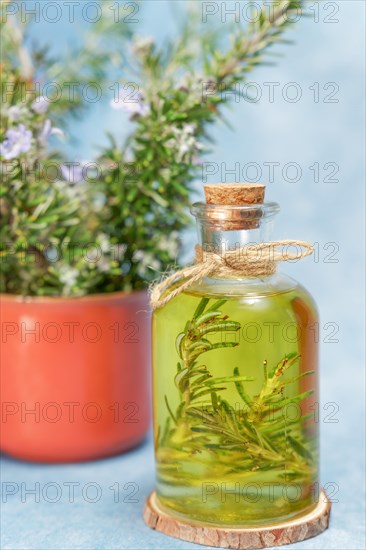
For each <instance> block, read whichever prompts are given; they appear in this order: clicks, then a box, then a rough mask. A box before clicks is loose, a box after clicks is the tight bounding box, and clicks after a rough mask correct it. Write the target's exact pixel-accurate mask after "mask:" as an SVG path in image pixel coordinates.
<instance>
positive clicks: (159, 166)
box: [0, 0, 303, 296]
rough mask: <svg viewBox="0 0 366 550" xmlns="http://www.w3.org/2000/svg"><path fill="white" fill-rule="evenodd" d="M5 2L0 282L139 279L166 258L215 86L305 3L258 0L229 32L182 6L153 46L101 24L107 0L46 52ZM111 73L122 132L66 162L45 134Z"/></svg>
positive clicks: (137, 283)
mask: <svg viewBox="0 0 366 550" xmlns="http://www.w3.org/2000/svg"><path fill="white" fill-rule="evenodd" d="M12 3H15V4H16V2H12V1H11V0H4V2H2V3H1V8H0V9H1V16H2V17H1V26H2V29H1V30H2V34H3V46H4V47H3V50H2V55H1V67H2V70H3V74H4V75H5V78H4V79H3V84H2V86H3V87H2V92H3V98H5V101H4V102H3V105H2V111H3V112H2V117H1V127H0V157H1V158H0V160H1V172H2V176H3V177H2V186H1V188H0V208H1V213H2V221H1V227H0V236H1V248H0V252H1V258H2V261H1V271H0V282H1V287H0V288H1V291H2V292H7V293H13V294H29V295H59V294H61V295H65V296H80V295H85V294H92V293H99V292H112V291H115V290H133V289H139V288H144V287H146V285H147V284H148V283H149V282H150V281H151V280H153V279H155V278H156V273H157V272H159V271H164V270H165V269H166V267H167V266H168V265H169V264H172V263H175V262H176V260H177V255H178V252H179V233H180V231H181V230H182V229H184V228H185V227H187V225H188V223H189V220H188V217H187V214H186V211H187V206H188V203H189V195H190V192H191V191H192V189H193V181H194V179H195V177H196V176H197V174H198V170H199V163H200V159H201V158H202V155H204V154H205V153H206V152H207V151H208V149H207V143H208V142H209V140H210V126H211V124H212V123H214V122H216V121H217V120H219V119H220V118H222V116H223V108H224V106H225V105H226V93H223V92H235V90H236V84H238V83H242V82H245V80H246V77H247V74H248V72H249V71H251V70H252V69H254V68H255V67H256V66H257V65H259V64H263V63H265V62H266V60H267V54H268V49H269V48H270V46H272V45H273V44H276V43H281V42H284V38H283V34H284V32H285V31H286V30H287V29H288V27H289V26H290V25H291V16H292V14H293V13H297V10H298V9H299V8H302V6H303V2H302V0H273V1H272V2H270V3H269V2H263V4H262V7H261V11H260V14H259V17H257V18H255V19H254V20H253V21H254V22H252V23H249V24H248V25H247V26H246V27H243V26H242V25H236V27H235V28H230V27H228V28H227V29H226V31H227V32H225V31H224V32H223V29H222V28H221V29H215V28H212V27H211V26H210V25H203V24H202V21H200V17H199V15H197V13H196V14H194V13H191V12H187V14H186V17H185V18H183V19H185V22H184V23H183V24H182V26H181V29H180V31H179V32H178V34H177V36H175V37H174V40H171V41H167V42H165V43H164V45H163V46H161V47H159V46H158V45H157V44H156V43H155V41H154V40H153V39H147V38H146V37H144V38H142V39H141V38H139V37H137V36H136V35H134V34H133V33H132V30H131V28H129V27H128V25H124V24H121V22H120V23H119V24H118V25H117V24H113V21H112V20H111V14H112V11H111V10H108V2H107V1H105V2H103V3H102V4H103V8H104V9H103V20H102V21H100V22H98V23H97V24H95V25H93V26H92V29H91V30H90V31H89V32H87V33H86V34H84V36H83V37H82V40H81V45H80V47H78V48H76V49H73V50H72V51H71V53H70V54H69V55H68V56H65V57H64V58H61V59H58V60H55V59H53V58H51V57H50V56H49V55H48V53H47V48H44V47H43V48H33V47H30V46H29V44H30V41H29V38H28V34H27V33H28V29H27V28H26V25H25V24H24V22H23V21H22V20H21V18H20V15H19V14H20V13H21V10H13V12H14V15H9V13H10V10H9V12H6V10H7V7H8V6H9V5H10V4H12ZM188 4H189V5H192V3H188ZM193 6H195V9H197V6H199V3H194V4H193ZM106 8H107V9H106ZM106 14H109V16H106ZM218 31H220V32H218ZM120 52H123V54H121V53H120ZM265 54H266V55H265ZM131 68H133V71H132V69H131ZM111 71H112V72H111ZM113 71H114V73H113ZM115 71H118V74H119V80H120V89H119V93H118V94H117V97H114V98H111V106H112V107H113V108H115V109H122V110H124V111H127V112H128V113H129V114H130V115H131V120H132V122H133V126H132V129H131V132H130V135H129V137H128V138H127V140H126V141H125V142H123V143H122V144H121V143H118V142H117V140H116V139H115V138H113V137H112V136H110V144H109V145H108V146H107V147H105V148H104V149H103V151H102V152H101V154H100V155H99V156H98V158H97V159H94V160H93V159H92V161H90V162H89V161H88V162H86V163H85V162H82V161H80V162H78V163H77V164H78V166H76V167H75V166H74V167H73V169H71V168H70V166H69V165H68V163H67V159H66V158H65V157H64V155H62V154H61V153H60V151H58V152H57V153H50V151H49V143H51V144H52V140H51V141H50V142H48V139H46V137H47V138H48V137H51V136H52V135H53V134H56V129H57V128H58V127H59V126H60V125H62V124H64V123H65V120H68V118H69V117H68V115H69V114H73V113H74V114H75V113H79V112H80V109H81V107H85V106H86V102H83V97H82V95H81V94H80V90H81V89H82V87H83V85H86V84H89V83H90V84H99V86H100V87H102V88H103V87H104V88H106V89H108V88H109V86H107V84H108V79H109V78H110V75H111V74H114V75H115V74H116V73H115ZM49 82H53V83H56V84H57V83H58V84H59V85H60V86H62V85H63V84H64V83H65V82H77V83H78V84H79V86H78V88H77V90H76V92H75V95H73V96H72V98H71V99H65V96H64V94H62V96H61V97H60V98H59V99H57V98H52V99H51V100H49V101H47V98H45V97H43V96H42V95H41V94H40V93H39V92H37V86H36V85H37V84H38V85H39V88H40V89H42V87H43V85H46V84H47V83H49ZM131 83H132V84H133V86H132V87H131ZM109 84H110V82H109ZM21 89H25V90H26V91H27V93H26V98H25V99H23V96H22V94H21V93H20V92H21ZM31 90H33V91H34V90H35V91H34V93H33V95H32V94H31ZM111 95H112V93H111ZM66 127H69V128H70V127H71V128H72V124H71V123H70V122H69V124H68V126H66ZM52 129H53V130H52ZM59 134H60V132H59ZM59 148H60V147H59ZM73 160H74V159H73ZM50 163H51V164H52V165H53V168H54V170H53V171H52V170H51V171H49V172H48V171H47V167H48V166H49V165H50ZM55 163H56V169H55ZM93 166H94V168H93Z"/></svg>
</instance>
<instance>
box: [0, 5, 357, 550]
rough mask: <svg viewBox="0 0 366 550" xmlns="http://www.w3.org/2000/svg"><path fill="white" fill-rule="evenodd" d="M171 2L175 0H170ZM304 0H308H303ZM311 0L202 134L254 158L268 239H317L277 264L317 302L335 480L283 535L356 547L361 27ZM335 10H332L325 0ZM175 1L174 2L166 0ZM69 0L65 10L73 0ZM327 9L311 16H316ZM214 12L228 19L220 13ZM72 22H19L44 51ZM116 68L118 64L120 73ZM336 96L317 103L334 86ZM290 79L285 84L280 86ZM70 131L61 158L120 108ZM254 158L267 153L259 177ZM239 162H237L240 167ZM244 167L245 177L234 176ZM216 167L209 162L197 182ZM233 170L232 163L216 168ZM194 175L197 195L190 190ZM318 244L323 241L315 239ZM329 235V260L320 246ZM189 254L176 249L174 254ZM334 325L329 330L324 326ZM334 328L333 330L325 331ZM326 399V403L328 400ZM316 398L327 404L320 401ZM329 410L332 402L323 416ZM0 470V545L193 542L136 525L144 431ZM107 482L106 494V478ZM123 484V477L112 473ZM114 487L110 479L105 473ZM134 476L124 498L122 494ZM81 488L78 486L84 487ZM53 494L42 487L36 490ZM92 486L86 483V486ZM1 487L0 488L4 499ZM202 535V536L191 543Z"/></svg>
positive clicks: (154, 8) (73, 31)
mask: <svg viewBox="0 0 366 550" xmlns="http://www.w3.org/2000/svg"><path fill="white" fill-rule="evenodd" d="M172 4H173V3H170V5H169V2H167V1H157V0H151V1H145V2H143V3H142V7H141V10H140V12H139V14H138V18H139V24H138V25H136V32H137V33H138V34H151V35H153V36H155V37H156V38H157V39H158V40H161V39H162V38H163V36H166V35H167V34H169V33H173V35H174V28H175V26H174V15H173V14H172V11H174V10H172ZM178 4H181V5H178ZM310 4H312V3H310ZM329 4H330V5H331V7H330V8H327V10H326V8H325V5H324V6H323V7H320V9H319V19H320V20H319V22H318V23H316V22H315V21H314V17H313V18H309V19H302V20H301V21H300V22H299V24H298V25H297V27H296V30H290V31H289V34H290V35H291V38H293V39H294V40H295V44H294V45H292V46H286V47H282V48H279V50H277V51H281V52H282V53H283V54H284V56H283V57H282V58H280V59H278V61H277V65H276V67H264V68H261V69H258V70H256V71H255V72H253V73H252V75H251V76H250V80H251V81H252V82H255V83H256V84H257V85H259V86H261V89H262V94H263V95H262V99H261V100H260V101H258V102H257V103H249V102H247V101H244V100H241V101H240V102H239V103H234V104H232V110H231V111H230V112H229V119H230V121H231V123H232V125H233V128H234V130H230V129H228V128H226V127H225V126H224V125H222V124H218V125H217V126H216V128H215V130H214V134H215V138H216V144H215V146H214V147H213V149H212V152H211V153H210V154H209V155H208V156H207V157H206V158H205V161H210V162H215V163H217V164H218V165H221V163H222V162H225V163H227V166H228V169H232V168H233V166H234V165H235V163H238V162H239V163H240V165H241V168H244V169H245V165H247V164H248V163H257V164H259V166H260V167H261V169H262V176H261V178H260V180H261V181H263V183H267V184H268V188H267V198H268V199H270V200H275V201H277V202H279V203H280V204H281V207H282V211H281V213H280V215H279V216H278V220H277V226H276V235H275V236H276V237H277V238H294V239H295V238H298V239H301V240H309V241H311V242H318V243H319V261H315V259H314V258H308V259H306V260H303V261H302V262H301V263H298V264H291V265H290V264H286V265H285V266H284V271H286V272H287V273H288V274H289V275H291V276H293V277H295V278H296V279H299V280H300V281H301V282H302V283H303V284H304V285H305V286H306V287H307V288H308V289H309V290H310V291H311V293H312V294H313V296H314V298H315V300H316V301H317V304H318V307H319V310H320V313H321V325H322V327H323V328H322V331H321V339H322V345H321V404H320V420H321V429H322V432H321V433H322V440H321V441H322V447H321V452H322V464H321V478H322V483H323V484H327V483H332V484H336V485H337V487H338V490H337V492H336V494H334V497H333V498H334V499H336V500H337V502H334V503H333V511H332V521H331V528H330V529H329V531H327V532H326V533H324V534H323V535H321V536H320V537H318V538H316V539H313V540H310V541H306V542H304V543H299V544H297V545H296V548H306V549H312V548H314V549H315V548H324V549H341V548H346V549H352V550H353V549H358V548H364V547H365V538H364V525H363V521H364V519H363V518H364V487H365V479H364V418H365V414H364V402H365V398H364V386H365V384H364V355H363V340H364V317H363V306H364V290H363V272H364V255H363V250H364V207H363V205H364V180H365V172H364V146H365V134H364V106H365V102H364V97H365V80H364V66H365V65H364V61H365V60H364V51H365V48H364V46H365V44H364V34H363V23H364V20H365V4H364V2H363V1H356V0H347V1H338V2H330V3H329V2H328V5H329ZM334 6H335V7H336V8H338V13H336V14H334V15H333V16H332V12H333V7H334ZM174 7H175V8H176V9H177V8H178V9H179V8H183V9H184V2H183V3H182V2H179V3H178V2H174ZM76 13H79V14H80V12H78V11H77V10H76ZM327 16H328V18H330V19H332V20H334V19H336V20H338V22H325V18H326V17H327ZM228 20H230V19H229V18H228ZM82 28H83V24H82V22H81V21H79V20H76V22H75V23H74V24H73V25H70V24H68V23H67V21H65V20H62V21H60V22H59V23H57V24H54V25H52V24H48V23H46V22H44V21H42V20H41V22H40V23H37V24H35V25H34V27H33V36H37V38H38V39H40V40H41V42H42V43H45V44H47V43H49V44H51V51H52V52H53V53H56V54H60V53H62V52H64V51H65V50H66V49H67V47H68V45H69V44H70V43H72V42H73V41H77V40H78V39H79V37H80V34H79V33H80V32H81V30H82ZM121 77H123V75H121ZM265 82H278V83H279V86H277V87H276V88H275V99H274V102H273V103H271V102H270V101H269V100H268V87H266V86H265V85H264V83H265ZM290 82H296V83H297V84H298V86H300V88H301V93H302V97H301V99H300V100H299V101H298V102H296V103H290V102H289V101H285V100H284V99H283V96H282V91H283V90H284V87H285V86H286V85H287V84H288V83H290ZM314 83H319V90H320V101H319V102H318V103H317V102H315V101H314V92H313V91H312V90H310V86H313V85H314ZM327 83H335V85H336V87H337V89H338V91H337V93H336V94H335V95H334V99H336V100H337V102H333V103H327V102H324V99H325V96H326V95H328V94H329V93H330V92H331V91H332V90H333V89H334V88H333V85H332V87H328V88H327V89H326V90H324V86H326V85H327ZM293 92H294V89H293V88H292V89H289V93H293ZM71 129H72V130H73V133H74V134H75V135H78V136H79V144H78V148H77V154H76V155H75V156H73V148H72V147H69V149H68V151H69V156H70V160H81V159H91V158H93V157H94V156H95V154H96V152H97V148H98V146H100V145H101V144H103V143H105V142H106V140H105V138H104V137H103V133H104V131H105V130H109V131H112V132H114V133H116V135H117V136H119V137H120V138H122V137H123V135H125V134H126V131H127V130H128V121H127V116H126V115H125V114H123V113H122V112H121V111H113V110H112V109H111V108H110V107H109V104H108V101H105V102H102V103H99V104H96V106H95V108H94V109H93V110H91V111H89V112H88V116H87V117H86V119H85V120H84V121H82V122H77V123H74V124H73V128H71ZM264 162H278V163H280V167H279V168H277V169H276V171H275V178H274V181H273V182H268V180H269V175H268V171H266V170H267V169H266V167H265V166H264V165H263V163H264ZM315 162H317V163H319V166H320V167H321V171H320V181H319V182H315V181H314V172H313V171H312V170H311V169H310V166H313V165H314V163H315ZM287 163H297V164H298V165H300V167H301V171H302V177H301V179H300V180H299V181H297V182H290V181H286V179H287V180H288V179H289V177H290V178H291V177H292V176H293V172H291V170H289V172H288V175H289V177H287V178H286V177H284V176H283V175H282V173H281V171H282V169H283V167H284V166H285V165H286V164H287ZM326 163H336V164H337V165H338V166H339V172H338V173H337V174H336V175H334V179H335V180H338V181H334V182H328V181H325V176H326V175H327V174H328V175H329V174H330V173H331V170H330V168H329V167H328V169H327V170H324V169H323V167H324V165H325V164H326ZM251 174H253V172H249V173H248V176H250V175H251ZM245 179H249V178H248V177H247V178H245ZM220 180H223V181H225V179H224V178H222V177H221V174H220V173H217V174H215V176H214V177H212V178H210V179H209V180H208V181H209V182H217V181H220ZM230 180H233V176H232V175H228V176H227V181H230ZM201 187H202V185H201V182H200V181H197V193H198V196H201V195H202V191H201ZM187 243H188V245H187V247H186V248H187V250H188V249H190V248H191V247H192V246H193V244H194V235H193V232H192V231H189V232H188V233H187ZM327 243H335V245H331V247H330V248H326V247H327V246H328V245H327ZM333 246H335V247H336V250H337V252H336V254H335V256H334V258H333V259H335V260H336V262H334V261H333V262H330V261H329V260H330V259H331V258H329V253H330V252H331V251H332V250H333ZM187 255H189V254H187ZM327 323H332V324H334V323H335V324H336V326H337V327H338V332H337V334H334V335H333V336H331V327H332V326H335V325H327V326H326V327H324V325H326V324H327ZM329 340H336V341H329ZM330 403H331V404H332V405H329V404H330ZM327 407H328V408H327ZM332 411H334V414H333V415H330V413H332ZM1 481H2V484H3V485H2V487H4V483H6V482H7V483H9V482H12V483H16V484H18V486H19V491H18V492H17V493H16V494H15V495H14V496H12V497H10V496H8V497H7V498H6V499H5V496H4V495H3V502H2V505H1V506H2V514H1V538H2V548H4V549H15V548H19V549H20V548H21V549H25V548H27V549H28V548H29V549H50V548H62V549H90V548H95V549H102V548H105V549H112V548H130V549H133V548H186V549H189V548H193V547H194V545H191V544H188V543H185V542H182V541H177V540H174V539H170V538H168V537H164V536H162V535H160V534H158V533H155V532H153V531H150V530H149V529H148V528H147V527H145V526H144V524H143V520H142V509H143V503H144V499H145V498H146V496H147V494H148V493H149V491H150V490H151V489H152V488H153V485H154V468H153V456H152V445H151V441H150V440H149V441H147V442H146V443H145V444H144V445H142V446H141V447H139V448H138V449H136V450H134V451H132V452H130V453H127V454H125V455H122V456H119V457H114V458H110V459H106V460H102V461H97V462H91V463H85V464H77V465H37V464H26V463H21V462H17V461H14V460H12V459H10V458H7V457H3V458H2V462H1ZM36 482H39V483H40V487H41V489H42V487H44V485H45V484H46V483H48V482H53V483H57V484H58V485H59V486H60V487H61V490H62V496H61V498H60V500H59V501H58V502H55V503H50V502H47V501H45V499H42V498H41V502H39V503H37V502H35V500H34V496H32V495H29V496H28V497H27V498H26V501H25V502H22V500H21V487H20V484H21V483H25V484H26V487H27V488H31V487H32V486H34V484H35V483H36ZM65 482H78V483H79V484H80V485H79V486H78V488H76V489H75V501H74V502H73V503H70V502H69V498H68V489H67V486H65V485H63V484H64V483H65ZM87 483H97V484H98V485H99V486H100V488H101V498H100V500H99V501H98V502H95V503H92V502H87V500H86V499H85V498H83V496H82V494H81V489H82V488H83V487H85V484H87ZM115 483H119V493H118V498H117V500H118V502H115V501H114V491H113V490H112V489H110V487H111V486H112V485H113V484H115ZM126 483H134V484H136V485H134V486H125V484H126ZM114 487H117V486H116V485H115V486H114ZM131 487H132V489H133V488H135V489H136V494H135V496H134V499H135V500H137V502H129V501H128V500H129V499H128V495H129V494H130V493H131V490H132V489H131ZM88 494H89V493H88ZM54 495H55V492H54V491H53V492H52V488H50V489H49V499H51V498H52V497H53V496H54ZM93 496H94V493H93V490H92V488H90V498H93ZM4 500H5V501H4ZM197 548H202V547H197Z"/></svg>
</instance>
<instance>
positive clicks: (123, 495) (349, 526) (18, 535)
mask: <svg viewBox="0 0 366 550" xmlns="http://www.w3.org/2000/svg"><path fill="white" fill-rule="evenodd" d="M335 425H336V426H337V428H338V429H337V430H332V429H329V430H328V432H329V433H328V436H329V437H328V438H327V439H328V441H325V443H326V445H325V446H326V447H328V445H333V452H332V454H331V455H329V460H328V463H327V465H326V468H323V470H324V475H323V482H324V483H329V482H327V481H326V480H332V483H336V484H337V486H338V487H339V490H338V491H337V493H336V494H335V495H334V498H335V499H336V500H338V502H334V503H333V509H332V517H331V527H330V529H329V530H328V531H326V532H325V533H323V534H322V535H320V536H319V537H317V538H315V539H310V540H307V541H304V542H302V543H298V544H296V545H293V546H292V548H296V549H298V550H300V549H307V550H311V549H325V550H330V549H341V548H342V549H352V550H355V549H358V548H360V549H363V548H365V539H364V525H363V522H364V519H363V518H364V513H363V501H364V492H363V474H362V453H360V454H354V453H352V454H351V453H350V452H349V448H350V447H349V445H347V441H346V440H345V439H344V438H343V437H342V434H339V424H333V425H332V427H334V426H335ZM332 431H333V432H334V433H332ZM338 435H341V438H340V439H338ZM334 436H336V437H334ZM329 451H330V447H328V450H326V449H324V453H325V452H326V453H327V454H328V453H329ZM1 482H2V483H1V486H2V489H3V494H2V504H1V508H2V514H1V548H2V549H4V550H5V549H9V550H10V549H11V550H13V549H16V548H19V549H22V550H24V549H34V550H43V549H45V550H46V549H47V550H49V549H65V550H66V549H67V550H68V549H98V550H99V549H108V550H111V549H114V548H116V549H122V548H131V549H141V550H144V549H148V548H156V549H157V548H159V549H165V548H177V549H178V548H179V549H180V548H186V549H187V550H188V549H190V548H203V547H202V546H198V545H195V544H190V543H187V542H184V541H180V540H177V539H173V538H170V537H167V536H164V535H161V534H160V533H157V532H155V531H152V530H150V529H148V528H147V527H146V526H145V525H144V522H143V519H142V511H143V506H144V501H145V498H146V496H147V495H148V494H149V492H150V491H151V490H152V489H153V487H154V466H153V452H152V443H151V440H150V439H149V440H148V441H146V442H145V443H144V444H143V445H141V446H140V447H139V448H137V449H135V450H134V451H131V452H129V453H126V454H124V455H121V456H116V457H112V458H108V459H105V460H99V461H95V462H89V463H83V464H67V465H40V464H28V463H22V462H19V461H16V460H12V459H11V458H8V457H5V456H4V457H3V458H2V461H1ZM10 483H12V484H13V485H9V484H10ZM37 483H38V484H39V486H36V484H37ZM70 483H76V484H78V485H74V501H73V502H71V500H72V499H70V494H71V492H72V490H71V485H70ZM21 484H23V488H22V485H21ZM47 484H49V485H47ZM36 487H38V489H37V493H36V494H34V493H33V494H32V493H28V494H26V493H25V491H26V490H32V489H33V490H34V489H35V488H36ZM15 491H16V492H15ZM97 491H98V493H99V494H97ZM6 492H8V493H9V492H15V494H14V495H6ZM22 493H23V495H22ZM38 495H39V496H40V498H39V502H36V500H37V498H38ZM98 497H99V500H97V502H92V501H93V500H95V499H97V498H98ZM53 499H54V500H57V501H56V502H50V501H51V500H53ZM286 548H291V547H290V546H287V547H286Z"/></svg>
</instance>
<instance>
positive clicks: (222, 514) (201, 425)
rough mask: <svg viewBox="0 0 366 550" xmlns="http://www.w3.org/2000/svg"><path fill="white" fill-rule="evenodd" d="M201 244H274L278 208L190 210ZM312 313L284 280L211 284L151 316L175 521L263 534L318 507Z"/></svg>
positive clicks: (298, 289)
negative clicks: (242, 528) (261, 530)
mask: <svg viewBox="0 0 366 550" xmlns="http://www.w3.org/2000/svg"><path fill="white" fill-rule="evenodd" d="M191 211H192V213H193V214H194V215H195V217H196V219H197V228H198V238H199V244H200V246H201V248H202V251H203V254H205V252H213V251H214V252H216V253H220V252H224V251H225V250H228V249H234V248H235V247H238V246H239V247H243V246H245V245H248V244H253V243H255V244H259V243H262V242H264V241H268V240H269V239H270V235H271V230H272V225H273V219H274V216H275V214H277V212H278V211H279V207H278V205H277V204H276V203H264V204H255V205H239V206H238V205H235V206H230V205H222V204H219V205H217V204H216V205H210V204H205V203H196V204H194V205H193V207H192V210H191ZM316 327H317V311H316V306H315V304H314V301H313V299H312V298H311V296H310V295H309V293H308V292H307V291H306V290H305V289H304V288H303V287H302V286H301V285H300V284H299V283H297V282H296V281H294V280H293V279H291V278H289V277H287V276H285V275H282V274H279V273H278V272H276V273H274V274H272V275H266V276H261V277H245V278H242V277H237V276H235V275H232V274H231V275H221V274H220V276H211V277H206V278H205V279H203V280H202V281H200V282H199V283H196V284H194V285H192V286H190V287H189V289H187V290H186V291H184V292H183V293H181V294H179V295H178V296H176V297H175V298H173V299H172V300H171V301H170V302H168V303H167V304H166V305H165V306H164V307H162V308H161V309H156V310H155V312H154V314H153V397H154V434H155V457H156V470H157V486H156V492H157V498H158V502H159V505H160V507H161V508H162V509H163V510H165V511H166V512H168V513H169V514H170V515H173V516H174V515H176V516H178V517H180V518H182V519H183V518H184V519H189V520H192V519H193V520H198V521H199V522H205V523H212V524H216V525H221V526H224V525H225V526H233V527H238V526H248V527H251V526H253V527H254V526H266V525H271V524H275V523H277V522H282V521H284V520H289V519H293V518H297V517H299V516H301V515H303V514H306V513H308V512H309V511H310V510H311V509H313V508H315V506H316V505H317V502H318V426H317V423H316V415H315V410H316V403H317V402H318V383H317V361H318V358H317V357H318V350H317V339H316Z"/></svg>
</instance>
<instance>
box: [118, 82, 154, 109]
mask: <svg viewBox="0 0 366 550" xmlns="http://www.w3.org/2000/svg"><path fill="white" fill-rule="evenodd" d="M110 105H111V107H112V108H113V109H121V110H123V111H125V112H126V113H130V114H131V115H140V116H145V115H147V114H148V113H149V112H150V107H149V105H147V103H145V102H144V96H143V95H142V93H141V92H139V91H137V92H134V91H132V92H131V89H130V86H128V87H127V89H123V90H120V92H119V95H118V98H117V99H112V100H111V103H110Z"/></svg>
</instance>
